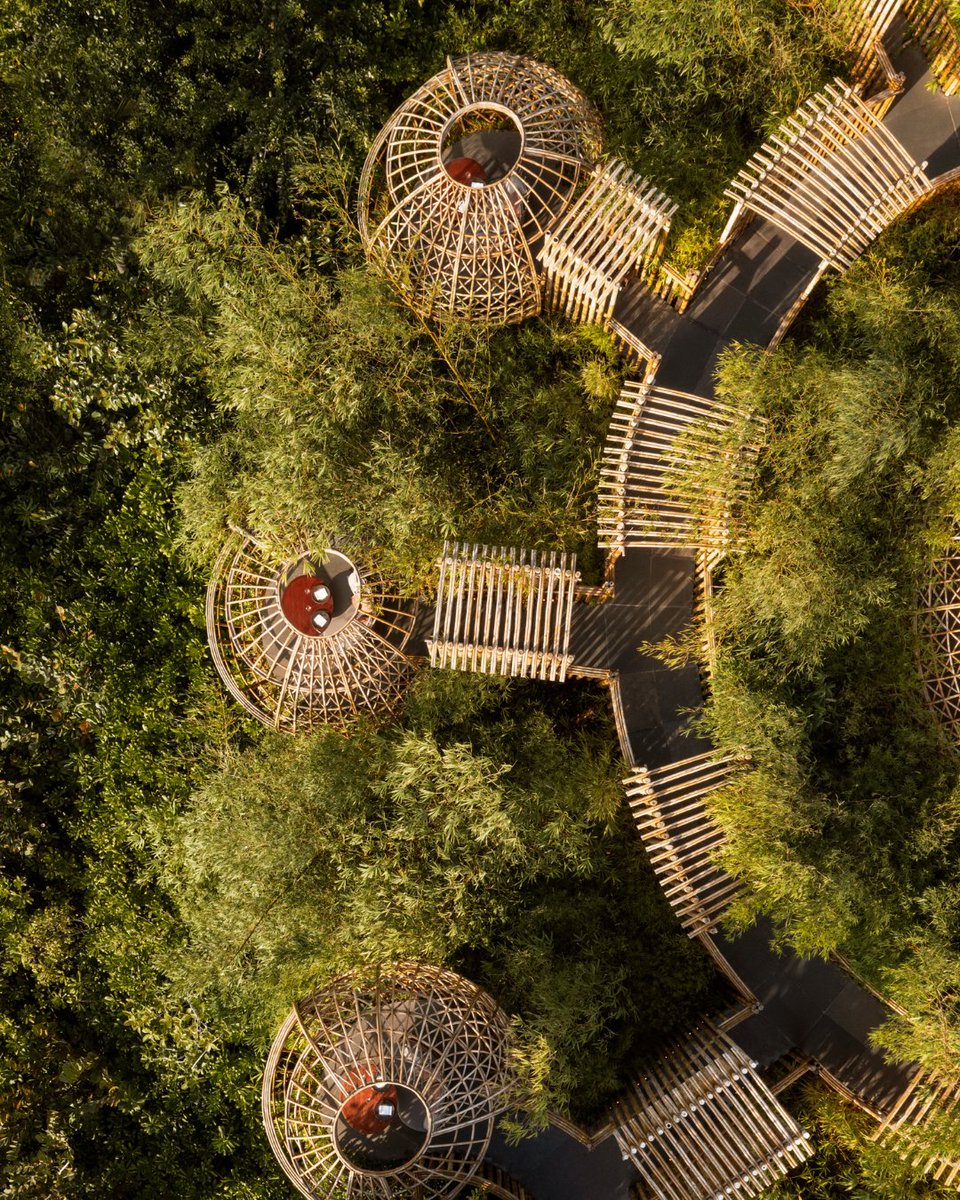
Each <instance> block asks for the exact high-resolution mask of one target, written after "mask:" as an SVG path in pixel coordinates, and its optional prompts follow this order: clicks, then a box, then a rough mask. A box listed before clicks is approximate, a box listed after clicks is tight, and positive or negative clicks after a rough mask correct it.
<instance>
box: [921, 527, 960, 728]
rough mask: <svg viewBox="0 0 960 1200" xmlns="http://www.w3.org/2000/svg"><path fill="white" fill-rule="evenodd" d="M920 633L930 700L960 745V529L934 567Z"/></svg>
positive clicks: (924, 597) (927, 585)
mask: <svg viewBox="0 0 960 1200" xmlns="http://www.w3.org/2000/svg"><path fill="white" fill-rule="evenodd" d="M917 633H918V635H919V639H920V672H921V675H922V677H923V684H924V688H925V690H926V694H927V701H928V703H929V704H930V707H931V708H932V709H933V712H934V714H935V716H936V718H937V720H938V721H939V722H940V724H941V725H942V727H943V729H944V730H945V732H946V733H947V734H948V735H949V736H950V737H951V739H952V740H953V741H954V742H956V743H957V744H960V529H958V530H957V531H956V532H955V533H954V535H953V538H952V539H951V544H950V546H949V548H948V549H947V550H946V552H944V553H943V554H939V555H937V557H936V558H935V559H934V560H933V562H932V563H931V564H930V572H929V575H928V576H927V579H926V582H925V584H924V587H923V591H922V594H921V597H920V604H919V608H918V612H917Z"/></svg>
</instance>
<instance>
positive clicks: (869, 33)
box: [826, 0, 902, 87]
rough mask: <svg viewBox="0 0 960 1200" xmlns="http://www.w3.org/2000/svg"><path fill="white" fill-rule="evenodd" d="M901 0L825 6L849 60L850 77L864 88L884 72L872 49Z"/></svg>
mask: <svg viewBox="0 0 960 1200" xmlns="http://www.w3.org/2000/svg"><path fill="white" fill-rule="evenodd" d="M901 5H902V0H832V2H828V4H827V5H826V7H827V9H828V11H830V12H831V13H832V15H833V17H834V19H835V21H836V24H837V27H838V28H839V30H840V31H841V33H842V36H843V38H844V41H845V42H846V46H847V53H848V55H849V57H850V78H851V79H853V81H854V82H855V83H858V84H861V85H863V86H864V87H872V86H873V85H876V84H879V83H880V82H881V80H882V79H883V76H884V73H885V72H884V70H883V67H882V65H881V62H880V60H879V59H878V57H877V51H876V47H877V44H878V43H882V40H883V38H884V36H885V35H886V34H887V33H889V31H890V26H891V25H892V24H893V22H894V20H895V18H896V16H897V14H898V13H899V11H900V8H901Z"/></svg>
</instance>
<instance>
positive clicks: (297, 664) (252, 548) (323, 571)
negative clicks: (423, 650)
mask: <svg viewBox="0 0 960 1200" xmlns="http://www.w3.org/2000/svg"><path fill="white" fill-rule="evenodd" d="M415 611H416V605H415V603H414V602H410V601H404V600H401V599H400V598H399V596H398V592H397V589H396V588H394V587H391V586H390V585H389V584H388V583H386V582H385V581H384V580H383V579H381V578H380V576H379V575H377V573H376V572H375V571H373V570H372V569H370V568H368V567H365V566H361V565H355V564H354V563H353V562H351V560H350V559H348V558H347V557H346V556H345V555H344V554H341V553H339V552H338V551H335V550H325V551H322V552H321V551H316V550H313V549H311V548H309V547H307V546H305V545H302V544H292V545H290V546H289V547H286V548H281V549H279V550H276V549H272V548H267V547H266V546H264V545H262V544H260V543H259V542H258V541H257V540H256V539H254V538H253V537H251V536H247V537H245V538H244V539H242V540H239V539H238V540H234V541H231V542H228V543H227V545H226V546H225V547H224V549H223V552H222V553H221V555H220V558H219V559H218V561H217V564H216V567H215V568H214V573H213V578H212V580H211V582H210V584H209V587H208V588H207V611H206V618H207V639H208V641H209V643H210V651H211V654H212V655H213V661H214V665H215V666H216V668H217V671H218V672H219V674H220V677H221V678H222V679H223V682H224V683H225V684H226V685H227V688H228V689H229V690H230V692H231V693H232V694H233V696H234V697H235V698H236V699H237V700H239V702H240V703H241V704H242V705H243V707H244V708H245V709H246V710H247V712H249V713H251V714H252V715H253V716H255V717H256V718H257V720H259V721H262V722H263V724H265V725H268V726H270V727H271V728H274V729H278V730H281V731H283V732H286V733H302V732H309V731H310V730H311V729H313V728H315V727H316V726H318V725H320V724H325V723H326V724H330V723H333V724H341V723H343V722H344V721H346V720H349V719H350V718H351V717H353V716H356V715H357V714H360V713H368V714H372V715H376V714H379V713H383V712H385V711H390V709H392V708H393V707H394V705H395V704H396V703H397V702H398V701H399V700H400V699H401V698H402V696H403V693H404V691H405V688H406V684H407V681H408V678H409V675H410V673H411V670H412V665H411V662H410V660H409V659H407V657H406V656H405V655H404V653H403V648H404V646H405V645H406V643H407V641H408V639H409V636H410V632H411V629H412V627H413V621H414V616H415Z"/></svg>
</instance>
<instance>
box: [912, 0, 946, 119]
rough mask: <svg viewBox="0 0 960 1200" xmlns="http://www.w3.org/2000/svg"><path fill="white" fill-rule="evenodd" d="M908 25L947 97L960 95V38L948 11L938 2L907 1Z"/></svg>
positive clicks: (924, 0) (936, 0) (925, 0)
mask: <svg viewBox="0 0 960 1200" xmlns="http://www.w3.org/2000/svg"><path fill="white" fill-rule="evenodd" d="M903 10H904V13H905V14H906V18H907V22H908V24H909V25H910V28H911V30H912V31H913V34H914V36H915V37H916V39H917V41H918V42H919V43H920V47H921V49H922V50H923V53H924V54H925V55H926V58H927V62H929V64H930V70H931V71H932V73H933V76H934V78H935V79H936V81H937V83H938V84H939V85H940V87H941V88H942V90H943V92H944V95H947V96H955V95H956V94H957V92H958V91H960V38H958V37H957V29H956V26H955V25H954V23H953V20H952V19H951V17H950V15H949V14H948V12H947V10H946V8H945V7H944V6H943V5H942V4H940V3H938V0H934V2H933V3H931V2H930V0H906V3H905V4H904V6H903Z"/></svg>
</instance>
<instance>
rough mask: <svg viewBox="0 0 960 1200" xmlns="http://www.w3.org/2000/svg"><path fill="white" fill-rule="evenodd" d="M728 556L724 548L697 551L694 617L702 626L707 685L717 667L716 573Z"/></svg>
mask: <svg viewBox="0 0 960 1200" xmlns="http://www.w3.org/2000/svg"><path fill="white" fill-rule="evenodd" d="M725 558H726V551H724V550H700V551H698V552H697V570H696V576H695V579H696V590H695V592H694V600H693V619H694V621H696V622H697V624H698V625H699V627H700V631H701V637H700V655H701V663H702V676H703V677H705V678H704V679H702V682H705V684H706V685H707V686H709V685H710V682H711V681H712V679H713V675H714V672H715V671H716V668H717V639H716V633H715V631H714V624H713V594H714V575H715V574H716V572H717V571H718V570H719V568H720V566H721V564H722V563H723V560H724V559H725Z"/></svg>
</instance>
